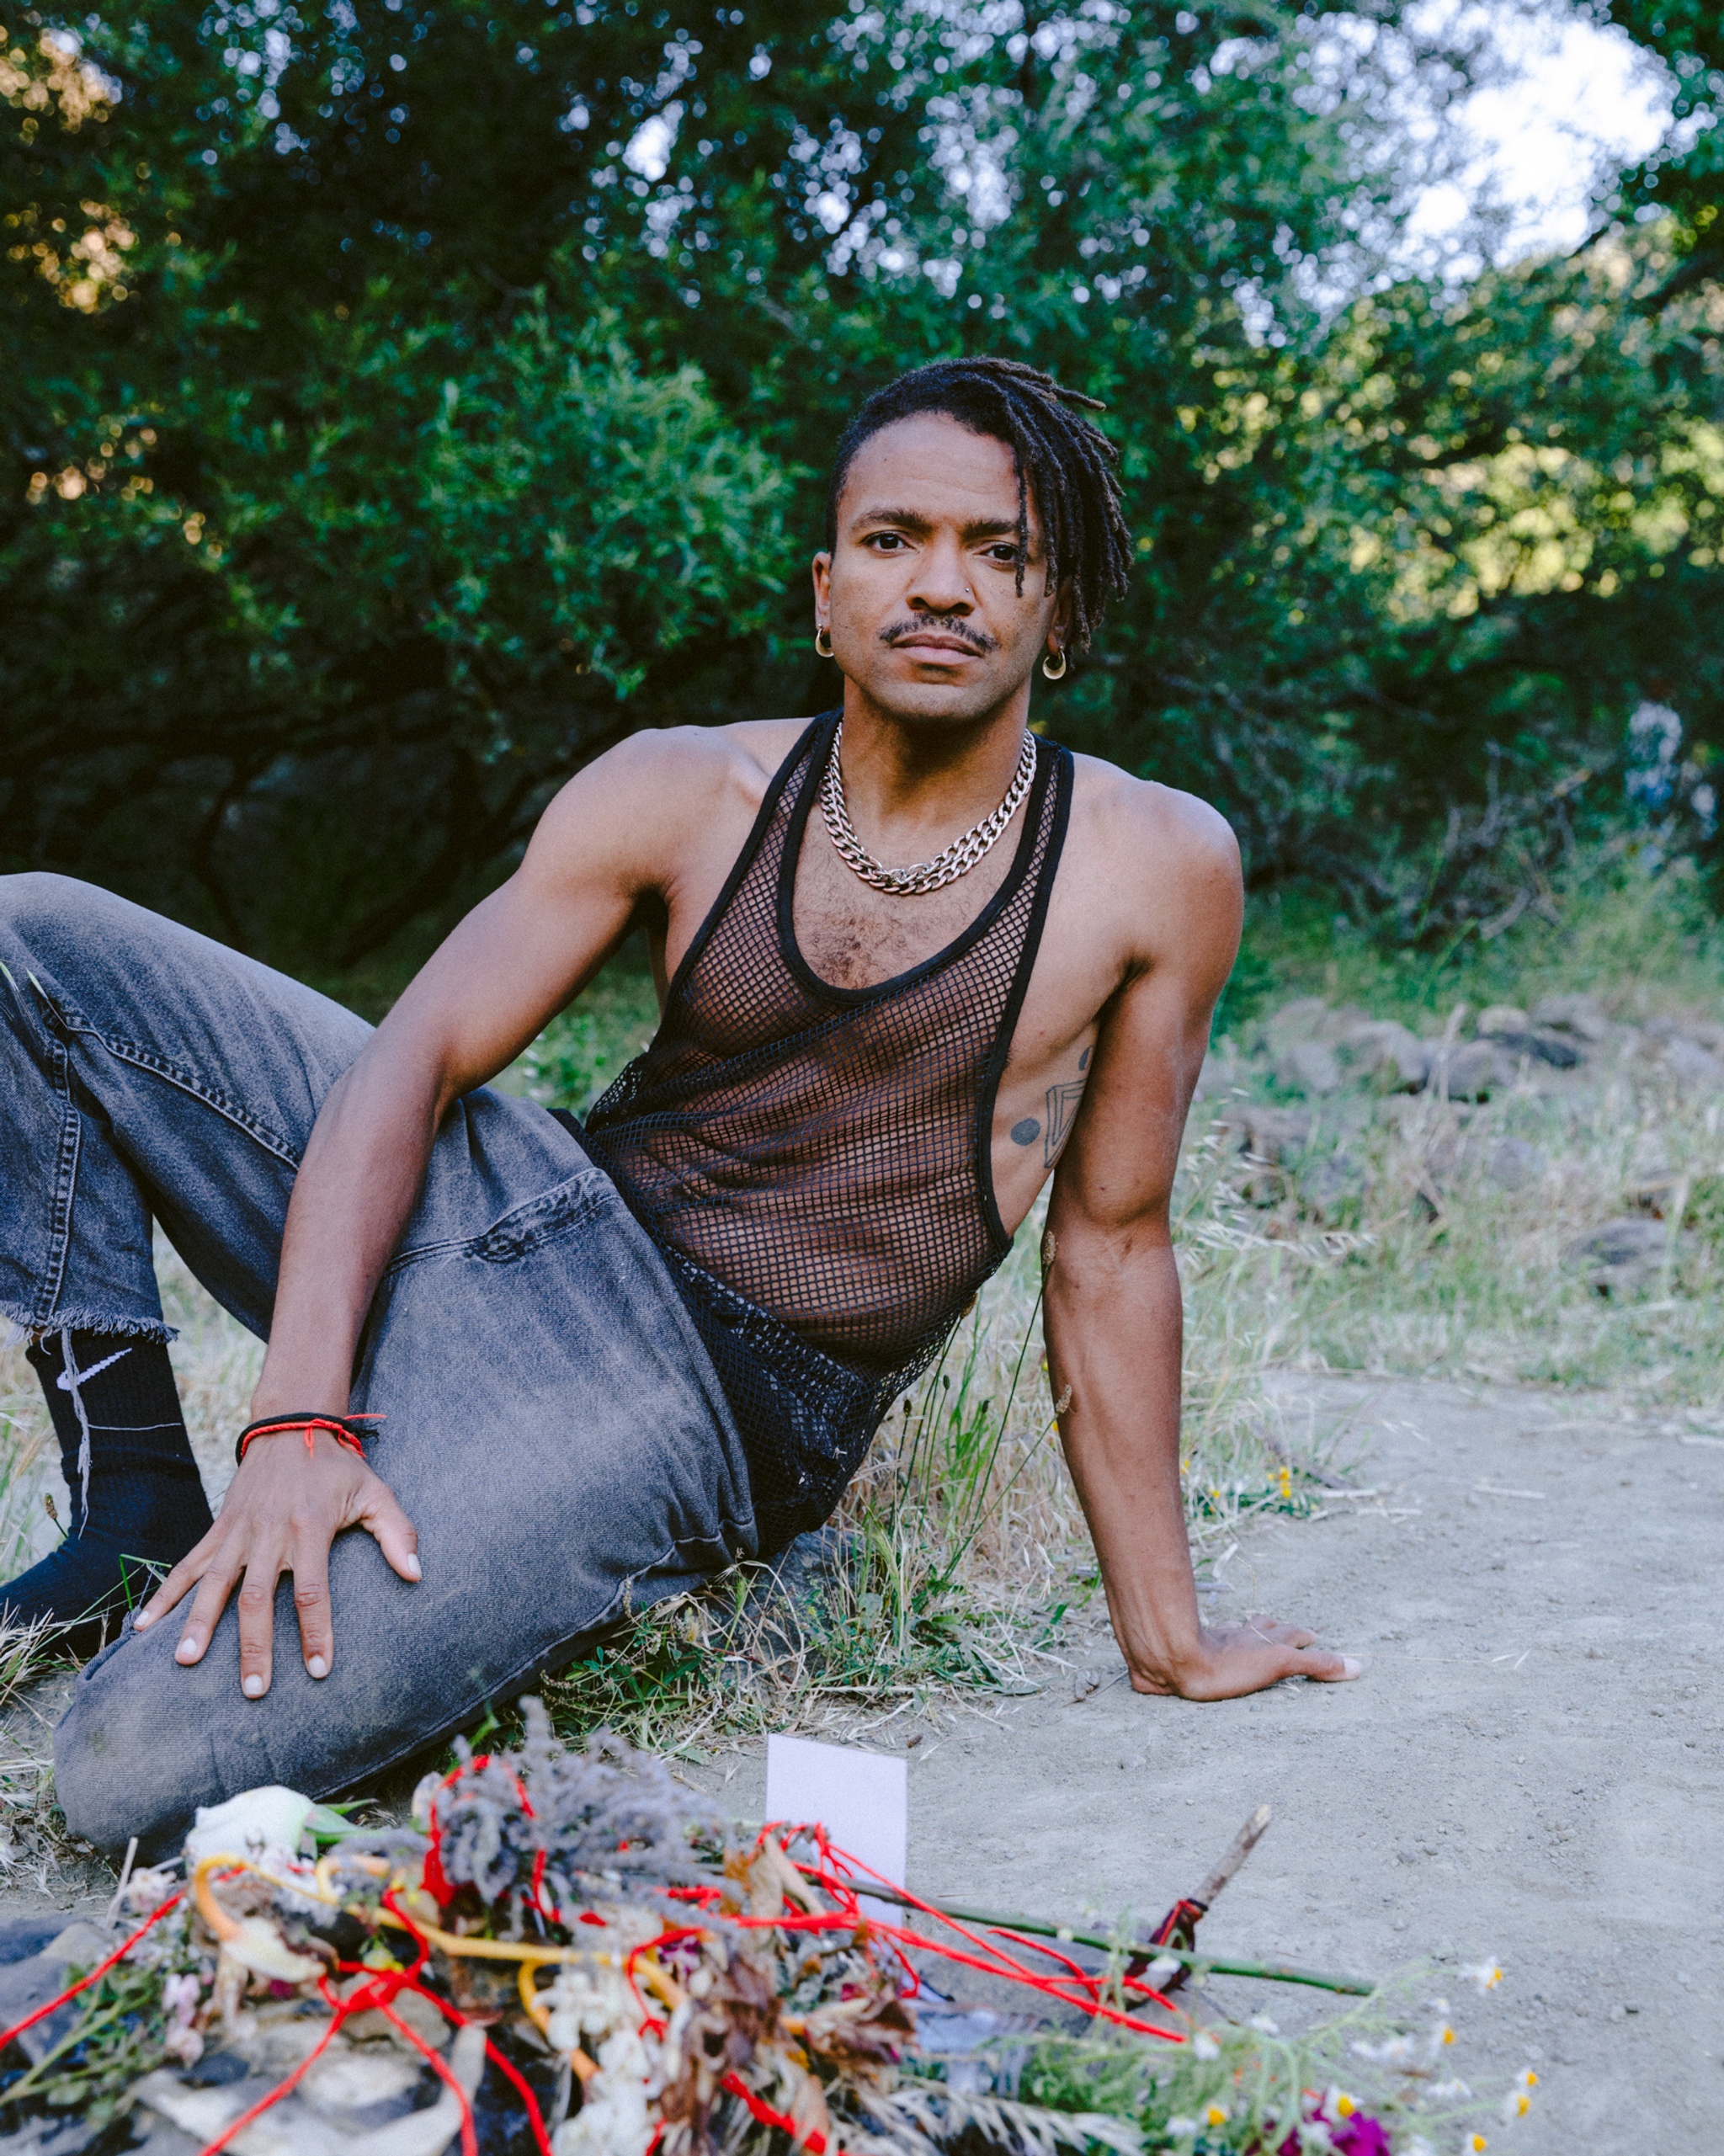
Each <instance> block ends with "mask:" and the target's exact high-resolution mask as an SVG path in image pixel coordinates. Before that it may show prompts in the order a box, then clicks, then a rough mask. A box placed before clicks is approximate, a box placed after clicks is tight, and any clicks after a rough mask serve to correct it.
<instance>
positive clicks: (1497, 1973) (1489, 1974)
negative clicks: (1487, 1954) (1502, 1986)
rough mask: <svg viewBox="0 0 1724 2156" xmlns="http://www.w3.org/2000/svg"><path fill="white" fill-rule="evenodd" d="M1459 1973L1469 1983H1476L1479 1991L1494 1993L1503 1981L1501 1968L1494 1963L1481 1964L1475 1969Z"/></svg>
mask: <svg viewBox="0 0 1724 2156" xmlns="http://www.w3.org/2000/svg"><path fill="white" fill-rule="evenodd" d="M1461 1973H1462V1974H1463V1975H1464V1976H1465V1977H1466V1978H1467V1980H1468V1982H1469V1983H1476V1984H1477V1986H1478V1988H1479V1989H1480V1990H1481V1991H1494V1990H1495V1989H1496V1988H1497V1986H1498V1984H1499V1983H1502V1981H1503V1971H1502V1967H1501V1966H1500V1964H1499V1963H1498V1962H1480V1963H1479V1964H1478V1965H1477V1967H1476V1968H1471V1969H1466V1970H1463V1971H1462V1972H1461Z"/></svg>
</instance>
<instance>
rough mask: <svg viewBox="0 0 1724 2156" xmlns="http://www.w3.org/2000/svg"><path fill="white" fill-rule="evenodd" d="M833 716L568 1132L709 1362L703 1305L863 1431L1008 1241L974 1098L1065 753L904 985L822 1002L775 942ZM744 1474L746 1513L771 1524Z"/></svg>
mask: <svg viewBox="0 0 1724 2156" xmlns="http://www.w3.org/2000/svg"><path fill="white" fill-rule="evenodd" d="M837 724H838V713H837V712H828V713H827V714H826V715H825V716H823V717H822V718H819V719H817V720H816V721H814V722H813V723H812V724H811V726H810V727H808V729H807V730H806V732H805V733H804V734H803V735H802V737H801V740H800V741H799V742H798V743H796V746H795V748H793V749H792V750H791V752H790V755H789V757H788V758H787V759H785V763H784V764H783V765H782V766H781V767H780V770H779V772H778V774H777V775H776V776H775V777H774V780H773V781H772V784H771V785H770V786H769V788H768V789H767V793H766V797H765V799H764V801H763V802H762V803H761V807H760V812H759V815H758V817H757V818H756V820H755V824H754V828H753V831H752V832H751V833H750V834H749V838H748V844H746V845H745V846H744V847H743V849H742V854H741V856H740V858H739V859H738V860H737V864H736V865H735V867H734V868H733V869H732V871H731V874H730V876H729V878H728V880H727V881H726V884H725V886H724V889H723V890H722V891H721V892H720V894H719V897H718V898H717V901H716V903H715V904H714V906H713V908H712V910H711V912H710V913H709V914H708V916H707V918H706V919H705V922H704V923H703V924H702V925H701V927H700V930H699V931H698V933H697V934H696V935H695V937H694V942H693V943H692V944H691V945H689V950H688V953H687V955H686V956H685V957H684V960H683V961H682V963H681V965H680V966H678V969H677V973H676V977H675V978H674V979H673V981H672V982H671V984H670V988H669V990H668V993H667V995H666V998H665V1004H664V1012H663V1016H662V1020H661V1022H660V1025H659V1029H658V1031H657V1035H656V1036H655V1037H654V1039H653V1041H652V1045H651V1046H650V1047H648V1048H647V1051H645V1053H644V1054H642V1055H641V1056H639V1057H636V1060H635V1061H634V1062H632V1063H631V1064H630V1065H629V1067H628V1068H627V1069H626V1070H625V1071H624V1072H623V1073H622V1074H621V1076H620V1078H618V1079H617V1080H616V1082H615V1084H614V1085H612V1086H611V1088H610V1089H609V1091H608V1092H607V1093H605V1094H604V1096H603V1097H602V1098H601V1099H599V1101H597V1102H596V1103H595V1104H594V1105H593V1109H592V1110H591V1112H590V1113H589V1115H588V1118H587V1123H586V1129H585V1132H584V1134H583V1136H584V1141H585V1143H586V1145H587V1147H588V1151H589V1153H591V1154H592V1155H593V1158H594V1159H595V1160H597V1161H598V1162H599V1164H600V1165H601V1166H603V1167H604V1168H606V1169H607V1170H608V1172H609V1174H610V1175H611V1177H612V1179H614V1180H615V1183H616V1184H617V1186H618V1188H619V1190H620V1191H621V1193H622V1195H623V1196H624V1198H625V1200H626V1201H627V1203H628V1205H629V1206H630V1208H631V1211H633V1212H634V1214H635V1215H636V1218H637V1219H639V1220H640V1221H641V1224H642V1225H643V1226H644V1227H646V1229H647V1232H648V1233H649V1234H650V1235H651V1236H652V1239H653V1241H654V1242H655V1243H657V1245H658V1247H659V1248H660V1249H661V1250H662V1252H663V1253H664V1254H665V1255H666V1256H667V1258H668V1259H670V1260H671V1262H672V1269H673V1273H674V1274H675V1275H676V1276H677V1277H678V1280H679V1282H680V1283H681V1284H682V1285H683V1286H684V1291H685V1293H689V1291H690V1290H692V1291H693V1292H692V1294H691V1295H690V1305H691V1308H693V1309H694V1314H695V1316H696V1318H697V1320H698V1319H700V1318H703V1317H704V1318H705V1319H706V1320H707V1322H706V1323H703V1324H702V1328H701V1329H702V1331H703V1334H704V1335H706V1336H708V1337H709V1344H710V1334H711V1329H712V1322H713V1316H712V1314H713V1311H714V1309H715V1308H717V1309H718V1310H720V1311H721V1312H725V1313H726V1315H725V1316H724V1317H723V1318H721V1320H720V1321H719V1322H720V1323H721V1331H722V1334H723V1336H724V1337H723V1339H722V1341H721V1344H722V1346H723V1347H724V1348H725V1349H726V1350H731V1349H734V1347H735V1345H736V1335H737V1332H738V1331H739V1330H740V1331H741V1332H742V1334H745V1335H748V1336H750V1337H751V1339H752V1344H753V1360H754V1361H755V1362H756V1363H758V1361H759V1360H760V1358H761V1356H762V1355H767V1356H768V1359H769V1360H772V1361H774V1364H775V1366H776V1367H777V1368H778V1369H779V1370H780V1374H781V1376H783V1377H784V1379H785V1382H787V1383H789V1384H790V1386H791V1387H792V1388H793V1389H799V1390H800V1391H801V1392H802V1394H803V1395H804V1396H805V1397H806V1395H807V1394H808V1393H809V1392H810V1391H811V1390H812V1391H813V1392H817V1393H818V1392H820V1391H821V1390H822V1383H821V1381H822V1377H823V1376H827V1375H829V1373H830V1372H831V1371H833V1370H837V1371H843V1372H846V1373H848V1374H849V1376H850V1378H851V1381H852V1387H851V1389H852V1392H854V1391H855V1387H857V1386H858V1385H859V1386H860V1387H861V1388H862V1390H863V1391H865V1392H866V1394H867V1395H868V1396H869V1397H870V1400H872V1401H873V1402H875V1406H874V1407H871V1408H867V1409H862V1408H858V1407H857V1406H856V1405H855V1403H854V1401H853V1403H852V1408H850V1410H849V1411H847V1412H848V1413H849V1420H850V1421H851V1422H852V1424H854V1422H855V1421H856V1420H857V1419H858V1417H859V1416H860V1419H867V1415H868V1413H873V1417H874V1419H873V1420H872V1421H870V1422H869V1423H868V1429H867V1435H872V1431H873V1429H874V1427H875V1423H877V1421H878V1419H879V1414H880V1413H883V1412H884V1410H885V1408H886V1407H887V1406H889V1405H890V1403H891V1399H892V1398H893V1397H895V1395H896V1393H897V1391H899V1390H901V1389H902V1386H903V1385H904V1384H906V1383H907V1382H908V1381H910V1379H911V1377H912V1376H914V1374H915V1373H916V1372H917V1371H918V1370H919V1369H922V1368H924V1367H926V1365H927V1364H928V1362H929V1360H931V1359H932V1357H933V1355H934V1354H936V1353H937V1352H938V1351H939V1349H940V1347H941V1346H943V1345H944V1342H945V1340H946V1339H947V1338H948V1337H949V1335H950V1332H951V1328H952V1327H953V1326H954V1324H955V1323H956V1321H957V1319H958V1318H959V1317H960V1315H961V1313H962V1312H963V1311H964V1309H965V1307H966V1305H967V1304H968V1303H969V1302H970V1299H971V1296H973V1295H974V1294H975V1292H976V1290H977V1288H978V1287H980V1286H981V1285H982V1282H983V1281H984V1280H986V1279H987V1276H988V1275H989V1274H990V1273H992V1271H993V1270H994V1269H995V1267H996V1266H997V1265H998V1264H999V1263H1000V1261H1001V1259H1003V1257H1004V1256H1005V1254H1006V1253H1007V1251H1008V1249H1009V1248H1010V1247H1011V1238H1010V1237H1009V1235H1008V1233H1007V1232H1006V1230H1005V1227H1004V1226H1003V1222H1001V1219H1000V1216H999V1210H998V1206H997V1205H996V1204H995V1201H994V1195H993V1174H992V1147H993V1115H994V1099H995V1095H996V1094H997V1092H998V1088H999V1081H1000V1077H1001V1073H1003V1070H1004V1068H1005V1065H1006V1059H1007V1057H1008V1054H1009V1052H1010V1049H1011V1043H1012V1035H1013V1031H1014V1027H1015V1025H1016V1023H1017V1019H1018V1014H1019V1009H1021V1008H1022V1005H1023V1001H1024V992H1025V990H1026V988H1028V986H1029V982H1030V969H1031V967H1032V966H1033V965H1034V963H1035V953H1036V948H1037V945H1038V944H1039V942H1040V935H1041V928H1042V923H1043V921H1044V919H1045V918H1046V912H1047V903H1048V898H1049V896H1050V893H1051V889H1052V885H1053V879H1054V873H1055V870H1056V867H1057V865H1058V862H1059V857H1060V849H1061V846H1062V841H1063V839H1064V837H1065V831H1066V824H1067V817H1068V815H1069V812H1070V803H1071V791H1072V759H1071V755H1070V753H1069V751H1067V750H1066V749H1064V748H1059V747H1057V746H1056V745H1055V744H1053V743H1048V742H1040V741H1039V742H1038V743H1037V744H1036V773H1035V783H1034V785H1032V787H1031V790H1030V798H1029V802H1028V804H1027V808H1026V812H1025V815H1024V822H1023V826H1022V829H1021V832H1020V833H1019V839H1018V843H1017V848H1016V852H1015V854H1014V859H1013V861H1012V865H1011V867H1010V869H1009V870H1008V873H1007V875H1006V876H1005V879H1004V881H1003V882H1002V883H1001V885H1000V886H999V888H998V891H996V892H994V894H993V895H992V897H990V898H989V899H988V901H987V903H986V904H985V905H984V906H983V907H982V910H981V912H980V913H978V914H977V915H976V918H975V919H974V920H973V921H972V922H971V924H970V925H969V927H968V928H967V929H964V930H963V931H962V932H961V933H960V934H959V935H958V936H957V937H956V938H955V940H953V941H952V942H951V943H950V944H948V945H946V947H945V948H944V950H940V951H937V952H936V953H935V954H934V956H933V957H932V958H929V959H928V960H926V961H924V962H923V964H921V965H919V966H915V967H913V968H912V969H911V971H909V972H907V973H902V974H899V975H897V977H895V978H893V979H891V980H887V981H882V982H877V983H876V984H875V985H874V986H872V987H870V988H834V987H833V986H831V985H830V984H829V983H828V982H825V981H822V979H821V978H820V977H818V976H817V974H816V973H815V972H813V971H812V970H811V967H810V966H808V964H807V962H806V960H805V959H804V958H803V956H802V954H801V950H800V949H799V948H798V946H797V943H796V937H795V922H794V918H793V913H792V902H793V898H794V893H795V869H796V863H797V861H798V860H799V859H800V857H801V846H802V839H803V834H804V832H805V830H806V826H807V822H808V817H809V812H810V811H811V809H812V808H813V807H814V806H815V804H816V801H817V796H818V793H819V787H820V781H821V779H822V775H823V774H824V772H825V769H826V765H827V759H828V757H829V756H830V754H831V753H832V746H833V736H834V734H835V732H836V731H837ZM715 1291H716V1292H715ZM762 1320H764V1321H767V1322H766V1323H764V1324H763V1323H762V1322H761V1321H762ZM786 1334H787V1335H788V1336H789V1340H788V1342H786V1340H785V1338H784V1337H783V1336H785V1335H786ZM799 1348H800V1350H801V1352H800V1354H799V1353H798V1349H799ZM715 1360H716V1361H718V1363H719V1375H720V1376H721V1379H723V1380H724V1381H725V1387H726V1392H727V1393H728V1394H729V1395H730V1397H731V1398H732V1405H733V1407H734V1408H736V1411H737V1419H738V1422H739V1424H741V1425H742V1436H743V1440H744V1443H745V1445H748V1444H749V1443H750V1440H751V1435H753V1436H755V1437H756V1438H758V1437H759V1435H760V1433H759V1429H758V1425H759V1424H760V1422H761V1415H760V1412H759V1403H758V1399H757V1398H756V1397H754V1396H755V1393H756V1392H757V1391H758V1386H757V1384H756V1383H755V1381H754V1379H753V1376H752V1375H751V1374H750V1373H749V1372H748V1371H742V1370H736V1369H729V1370H727V1369H726V1362H729V1363H731V1364H732V1365H736V1364H737V1360H738V1359H737V1355H735V1354H734V1353H730V1352H727V1353H726V1354H725V1355H715ZM739 1387H740V1389H741V1391H742V1393H743V1394H744V1395H745V1396H746V1397H738V1391H739ZM840 1389H843V1388H842V1387H841V1388H840ZM855 1397H856V1399H858V1400H859V1398H860V1394H859V1393H857V1394H856V1396H855ZM828 1419H829V1418H828ZM751 1426H754V1427H753V1428H752V1429H751ZM780 1435H782V1433H780ZM857 1435H858V1433H857V1431H856V1430H855V1429H854V1428H853V1429H851V1430H850V1432H849V1440H848V1443H846V1444H843V1445H840V1446H839V1448H838V1449H839V1451H840V1453H847V1452H849V1451H855V1458H854V1460H852V1461H850V1464H849V1469H848V1470H846V1472H845V1475H844V1477H843V1479H848V1474H849V1472H854V1467H855V1465H856V1464H858V1462H859V1459H860V1451H859V1450H856V1438H857ZM865 1446H866V1435H865V1436H862V1438H861V1448H862V1449H864V1450H865ZM750 1457H751V1467H755V1476H754V1479H755V1482H756V1485H757V1487H756V1492H755V1495H756V1508H757V1511H760V1510H762V1509H765V1510H766V1511H768V1512H770V1510H771V1509H772V1506H771V1502H770V1493H765V1494H766V1495H767V1497H768V1502H767V1503H766V1504H765V1505H764V1508H763V1504H762V1499H763V1494H764V1493H763V1492H762V1490H761V1488H760V1487H759V1484H760V1482H761V1479H762V1477H761V1472H760V1465H759V1464H758V1463H757V1461H756V1459H755V1454H754V1451H753V1450H751V1455H750ZM782 1465H783V1463H779V1464H778V1465H777V1466H774V1468H773V1470H772V1473H771V1477H770V1479H773V1480H774V1481H776V1480H781V1479H782V1476H781V1473H780V1467H782ZM832 1465H833V1466H834V1467H836V1466H837V1465H838V1461H833V1463H832ZM830 1479H831V1477H830V1475H829V1474H827V1475H825V1476H823V1477H817V1480H824V1481H830ZM842 1487H843V1482H842V1480H840V1481H839V1483H838V1488H836V1489H833V1491H832V1492H831V1495H830V1501H829V1502H828V1503H827V1504H826V1509H830V1503H833V1502H836V1499H837V1495H838V1490H839V1489H841V1488H842ZM820 1516H821V1517H822V1518H823V1517H824V1516H825V1515H824V1511H822V1513H821V1515H820Z"/></svg>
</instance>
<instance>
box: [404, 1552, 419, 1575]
mask: <svg viewBox="0 0 1724 2156" xmlns="http://www.w3.org/2000/svg"><path fill="white" fill-rule="evenodd" d="M402 1571H403V1572H404V1573H406V1574H407V1578H409V1579H417V1578H418V1577H419V1560H418V1558H417V1557H409V1558H408V1559H407V1562H406V1563H405V1564H403V1565H402Z"/></svg>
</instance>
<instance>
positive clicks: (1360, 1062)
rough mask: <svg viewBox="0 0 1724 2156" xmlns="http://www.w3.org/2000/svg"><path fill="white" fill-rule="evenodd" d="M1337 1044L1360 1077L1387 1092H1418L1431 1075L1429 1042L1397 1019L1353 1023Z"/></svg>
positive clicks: (1367, 1020)
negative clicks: (1421, 1038) (1422, 1039)
mask: <svg viewBox="0 0 1724 2156" xmlns="http://www.w3.org/2000/svg"><path fill="white" fill-rule="evenodd" d="M1335 1045H1336V1046H1337V1048H1338V1050H1339V1051H1340V1052H1341V1054H1342V1055H1343V1056H1344V1057H1345V1058H1346V1060H1347V1062H1349V1065H1350V1066H1351V1067H1352V1068H1353V1070H1354V1073H1356V1074H1357V1075H1358V1076H1360V1077H1361V1078H1368V1079H1370V1081H1371V1083H1373V1084H1375V1085H1377V1086H1380V1087H1381V1089H1383V1090H1384V1091H1385V1092H1387V1093H1417V1092H1418V1090H1419V1089H1420V1088H1421V1087H1422V1086H1423V1084H1424V1082H1425V1080H1426V1078H1428V1077H1429V1075H1430V1063H1431V1051H1430V1047H1429V1043H1428V1042H1426V1041H1421V1040H1420V1039H1419V1038H1418V1035H1417V1034H1416V1033H1414V1032H1413V1031H1412V1030H1410V1029H1409V1028H1408V1027H1407V1026H1404V1025H1402V1024H1401V1023H1400V1022H1399V1020H1398V1019H1392V1018H1387V1019H1366V1020H1365V1021H1364V1022H1363V1023H1362V1024H1360V1025H1350V1026H1349V1027H1348V1028H1347V1030H1345V1031H1344V1033H1342V1034H1341V1035H1339V1037H1338V1040H1337V1041H1336V1043H1335Z"/></svg>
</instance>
